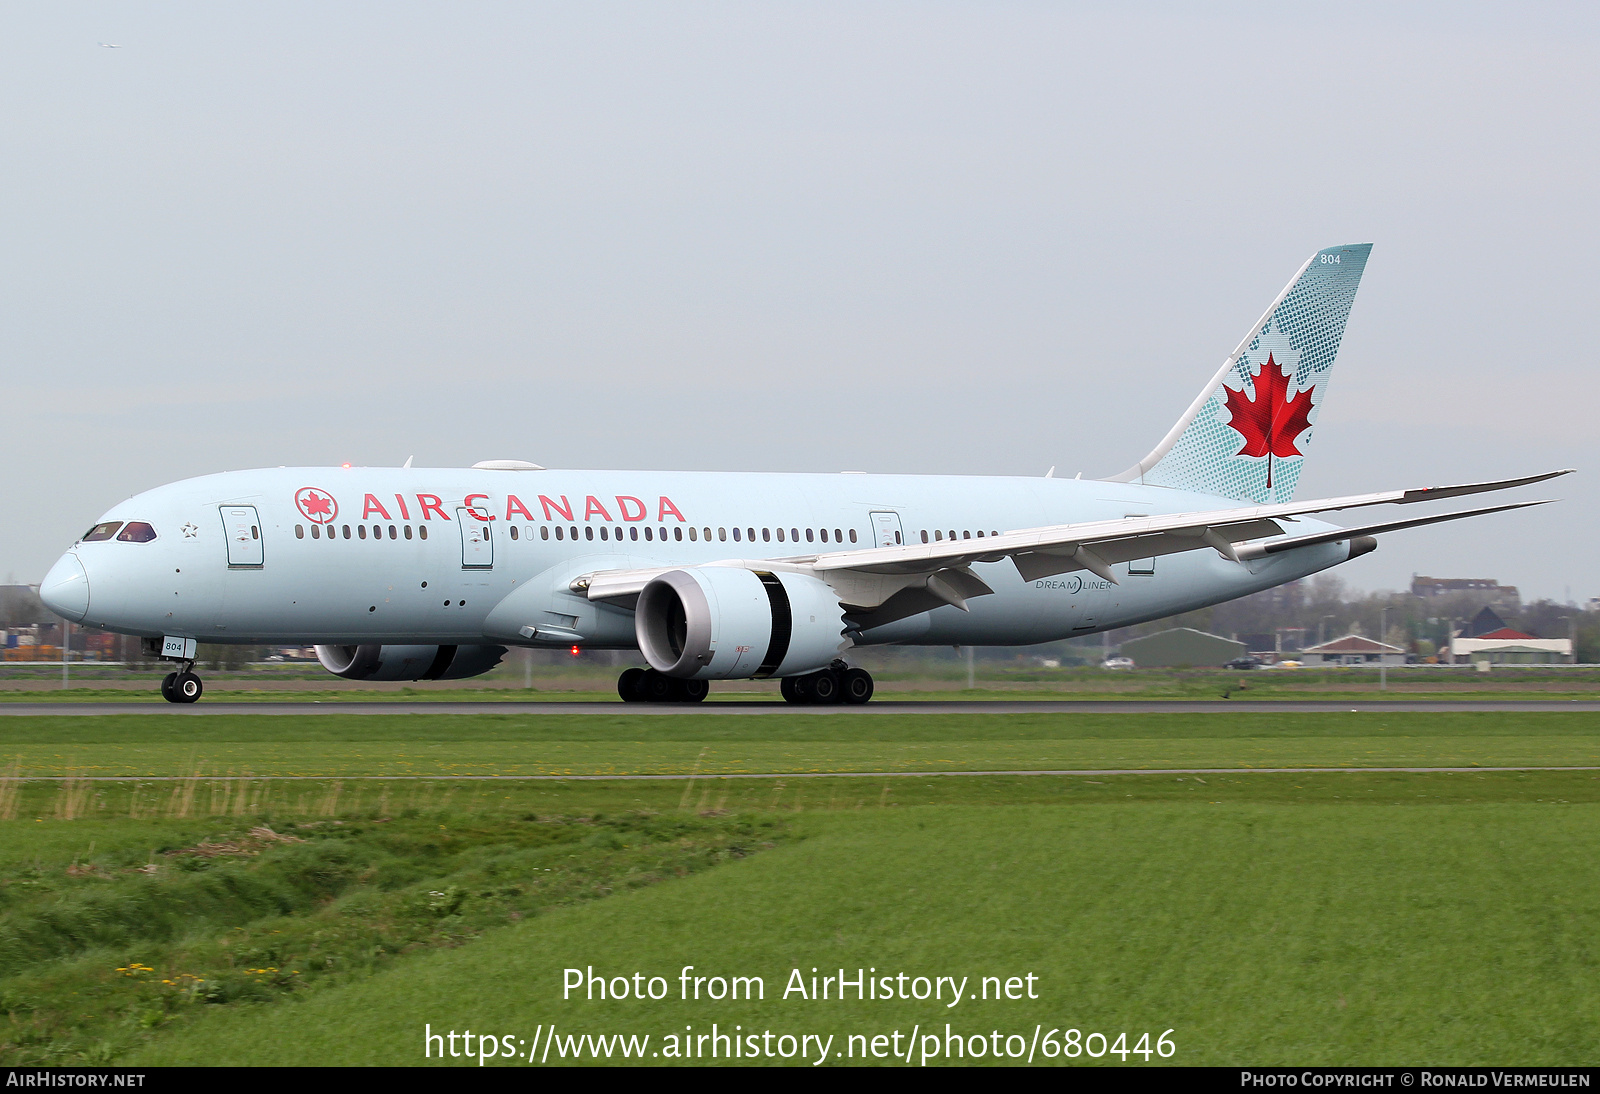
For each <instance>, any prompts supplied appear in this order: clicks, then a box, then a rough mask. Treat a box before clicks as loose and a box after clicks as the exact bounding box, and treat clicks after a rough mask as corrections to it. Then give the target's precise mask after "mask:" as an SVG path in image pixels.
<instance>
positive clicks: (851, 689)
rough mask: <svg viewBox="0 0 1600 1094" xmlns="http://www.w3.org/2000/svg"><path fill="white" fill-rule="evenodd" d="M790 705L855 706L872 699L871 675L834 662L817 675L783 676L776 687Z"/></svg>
mask: <svg viewBox="0 0 1600 1094" xmlns="http://www.w3.org/2000/svg"><path fill="white" fill-rule="evenodd" d="M778 690H779V691H781V692H782V693H783V697H784V699H785V700H786V701H787V702H790V703H815V704H818V705H823V704H829V703H849V704H852V705H857V706H859V705H860V704H862V703H865V702H866V701H867V700H869V699H871V698H872V674H871V673H870V672H868V671H867V670H866V669H853V668H850V667H849V666H847V665H846V664H845V663H844V662H843V661H835V662H834V663H833V664H832V665H829V666H828V667H827V668H825V669H823V670H822V671H820V672H812V673H807V674H806V675H805V676H785V677H784V678H783V680H782V681H781V683H780V684H779V686H778Z"/></svg>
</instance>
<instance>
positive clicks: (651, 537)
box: [644, 528, 656, 542]
mask: <svg viewBox="0 0 1600 1094" xmlns="http://www.w3.org/2000/svg"><path fill="white" fill-rule="evenodd" d="M644 538H645V540H646V542H654V541H655V538H656V533H655V530H654V529H651V528H646V529H645V530H644Z"/></svg>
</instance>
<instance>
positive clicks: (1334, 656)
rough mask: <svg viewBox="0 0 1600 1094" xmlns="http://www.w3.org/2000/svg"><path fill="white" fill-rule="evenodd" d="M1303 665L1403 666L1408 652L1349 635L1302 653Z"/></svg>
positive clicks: (1384, 643) (1370, 639) (1356, 635)
mask: <svg viewBox="0 0 1600 1094" xmlns="http://www.w3.org/2000/svg"><path fill="white" fill-rule="evenodd" d="M1299 657H1300V663H1301V664H1303V665H1308V666H1309V665H1403V664H1405V663H1406V651H1405V650H1403V649H1401V648H1400V647H1399V646H1391V645H1389V643H1387V642H1379V641H1378V640H1377V639H1375V638H1368V637H1366V636H1365V635H1360V634H1347V635H1345V636H1344V637H1343V638H1335V639H1334V640H1333V641H1332V642H1324V643H1322V645H1320V646H1312V647H1311V648H1309V649H1305V650H1301V651H1300V655H1299Z"/></svg>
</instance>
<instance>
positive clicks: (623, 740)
mask: <svg viewBox="0 0 1600 1094" xmlns="http://www.w3.org/2000/svg"><path fill="white" fill-rule="evenodd" d="M1474 764H1476V765H1479V766H1585V765H1596V764H1600V713H1591V712H1576V711H1565V712H1534V713H1511V712H1506V713H1499V712H1496V713H1478V712H1472V713H1445V712H1427V713H1422V712H1403V711H1401V712H1393V713H1390V712H1382V711H1379V712H1363V713H1359V714H1358V713H1340V714H1303V713H1292V714H1247V713H1237V712H1234V713H1221V712H1219V713H1217V714H1210V713H1206V714H1180V713H1172V714H1037V715H1033V714H1029V715H995V714H929V715H909V714H908V715H893V714H858V715H852V714H834V715H829V716H827V717H818V716H815V715H803V714H760V715H756V714H753V715H748V716H741V715H711V714H706V715H694V714H685V715H675V716H672V717H661V716H650V715H637V714H623V713H620V712H619V713H616V714H593V715H588V714H559V715H532V714H517V715H509V714H473V715H457V714H439V715H430V714H397V715H392V716H391V715H381V714H374V715H359V716H347V717H341V716H338V715H336V714H316V715H303V716H302V715H217V716H213V717H208V718H192V717H186V716H180V715H142V714H139V715H119V716H103V717H97V718H82V717H59V718H56V717H48V716H41V717H19V718H7V719H4V720H3V721H0V769H10V770H13V771H16V772H18V773H20V774H36V775H51V776H63V775H71V774H78V775H188V774H194V773H203V774H212V775H220V774H229V773H237V774H242V773H251V774H255V775H310V776H325V775H330V776H331V775H346V774H371V775H443V776H451V775H577V774H584V775H617V774H674V773H688V772H691V771H700V772H702V773H707V774H710V773H730V774H733V773H751V772H756V773H764V772H833V771H880V770H881V771H919V770H968V771H983V770H1038V769H1050V770H1078V769H1092V768H1167V767H1323V766H1326V767H1410V766H1452V767H1455V766H1470V765H1474Z"/></svg>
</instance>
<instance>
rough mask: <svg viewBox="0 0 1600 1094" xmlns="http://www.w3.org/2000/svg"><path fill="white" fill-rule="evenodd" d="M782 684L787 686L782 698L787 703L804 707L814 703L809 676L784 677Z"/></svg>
mask: <svg viewBox="0 0 1600 1094" xmlns="http://www.w3.org/2000/svg"><path fill="white" fill-rule="evenodd" d="M783 682H784V684H787V685H788V690H787V691H786V692H785V694H784V696H783V697H784V698H785V699H787V700H789V702H791V703H800V704H802V705H804V704H806V703H812V702H815V701H816V699H815V697H814V695H813V692H812V690H811V682H812V678H811V677H810V676H786V677H784V678H783Z"/></svg>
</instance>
